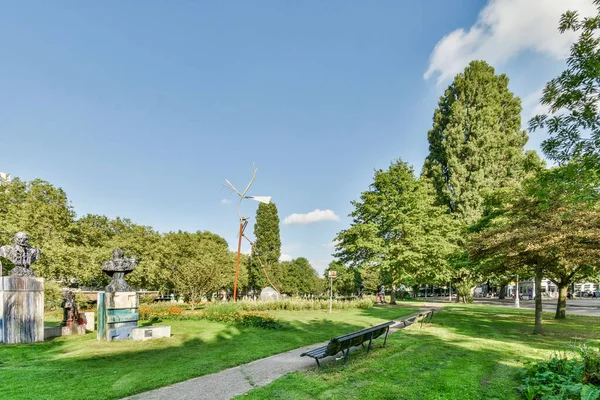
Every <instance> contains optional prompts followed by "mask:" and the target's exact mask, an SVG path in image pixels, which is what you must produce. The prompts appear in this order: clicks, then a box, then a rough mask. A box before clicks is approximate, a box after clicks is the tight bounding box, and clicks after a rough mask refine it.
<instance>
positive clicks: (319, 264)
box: [308, 259, 332, 276]
mask: <svg viewBox="0 0 600 400" xmlns="http://www.w3.org/2000/svg"><path fill="white" fill-rule="evenodd" d="M331 261H332V260H322V259H321V260H308V262H309V263H310V265H312V267H313V268H314V269H315V271H317V273H318V274H319V276H323V273H324V272H325V269H326V268H327V267H328V266H329V263H330V262H331Z"/></svg>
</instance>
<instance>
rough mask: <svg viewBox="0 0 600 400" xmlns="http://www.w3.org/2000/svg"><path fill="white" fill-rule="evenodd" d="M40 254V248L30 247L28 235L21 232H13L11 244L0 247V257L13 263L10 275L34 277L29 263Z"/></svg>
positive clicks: (0, 273)
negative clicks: (13, 236)
mask: <svg viewBox="0 0 600 400" xmlns="http://www.w3.org/2000/svg"><path fill="white" fill-rule="evenodd" d="M41 256H42V253H41V252H40V249H35V248H33V247H31V246H30V245H29V235H27V234H26V233H23V232H17V233H16V234H15V239H14V242H13V245H12V246H2V247H0V258H6V259H8V260H10V261H11V262H12V263H13V265H14V268H13V269H12V271H11V272H10V275H11V276H25V277H35V276H36V275H35V271H34V270H33V269H31V264H32V263H33V262H35V260H37V259H39V258H40V257H41ZM0 275H2V264H0Z"/></svg>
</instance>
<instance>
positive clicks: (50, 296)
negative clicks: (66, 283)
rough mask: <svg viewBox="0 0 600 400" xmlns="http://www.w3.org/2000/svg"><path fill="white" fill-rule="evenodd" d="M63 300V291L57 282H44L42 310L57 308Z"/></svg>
mask: <svg viewBox="0 0 600 400" xmlns="http://www.w3.org/2000/svg"><path fill="white" fill-rule="evenodd" d="M62 301H63V291H62V289H61V288H60V286H59V284H58V283H56V282H53V281H46V282H44V310H46V311H54V310H58V309H59V308H60V306H61V304H62Z"/></svg>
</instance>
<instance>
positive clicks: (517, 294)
mask: <svg viewBox="0 0 600 400" xmlns="http://www.w3.org/2000/svg"><path fill="white" fill-rule="evenodd" d="M515 307H516V308H519V307H521V305H520V304H519V273H518V272H517V281H516V282H515Z"/></svg>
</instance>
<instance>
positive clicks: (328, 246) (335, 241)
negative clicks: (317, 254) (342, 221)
mask: <svg viewBox="0 0 600 400" xmlns="http://www.w3.org/2000/svg"><path fill="white" fill-rule="evenodd" d="M338 243H339V241H337V240H333V241H331V242H329V243H325V244H322V245H321V246H323V247H327V248H328V249H333V248H334V247H335V246H337V245H338Z"/></svg>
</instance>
